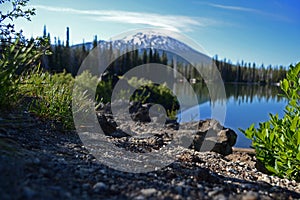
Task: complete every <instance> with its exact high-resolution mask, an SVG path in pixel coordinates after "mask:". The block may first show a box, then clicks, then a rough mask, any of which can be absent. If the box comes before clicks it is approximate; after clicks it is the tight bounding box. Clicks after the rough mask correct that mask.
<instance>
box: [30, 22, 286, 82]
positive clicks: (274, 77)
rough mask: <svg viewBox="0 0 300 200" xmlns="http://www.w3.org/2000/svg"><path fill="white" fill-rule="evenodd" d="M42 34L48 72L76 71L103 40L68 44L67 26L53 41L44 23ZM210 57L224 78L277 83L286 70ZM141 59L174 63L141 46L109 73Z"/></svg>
mask: <svg viewBox="0 0 300 200" xmlns="http://www.w3.org/2000/svg"><path fill="white" fill-rule="evenodd" d="M43 38H44V39H45V41H47V43H48V45H49V46H50V49H51V52H52V53H51V55H47V56H44V57H43V58H42V66H43V67H44V68H45V69H47V70H49V71H51V72H62V71H64V70H65V71H67V72H68V73H71V74H72V75H73V76H75V75H76V73H77V71H78V69H79V67H80V65H81V63H82V61H83V60H84V59H85V58H86V56H87V55H88V53H89V52H90V51H91V50H92V49H93V48H95V47H96V46H97V45H98V44H99V43H100V42H103V41H100V40H98V37H97V36H94V39H93V42H92V43H86V42H85V41H83V43H82V44H78V45H74V46H70V29H69V28H68V27H67V30H66V41H62V40H61V39H60V38H57V37H54V41H51V40H50V38H51V37H50V33H48V32H47V30H46V26H45V27H44V31H43ZM32 41H33V40H32ZM102 48H103V47H102ZM104 48H108V49H109V48H112V46H111V43H109V42H107V45H106V46H105V47H104ZM177 60H178V61H177V63H176V66H177V70H178V71H179V72H181V73H182V74H183V75H184V76H185V77H186V78H187V79H188V80H190V79H196V80H198V81H199V80H201V76H200V75H199V73H198V72H197V70H196V69H195V68H194V67H192V65H191V64H189V63H187V62H182V61H180V59H177ZM212 60H213V61H214V63H215V64H216V66H217V68H218V70H219V71H220V73H221V76H222V78H223V80H224V82H235V83H259V84H274V83H279V81H280V80H282V79H283V78H284V77H285V74H286V67H283V66H272V65H269V66H264V64H261V65H259V64H256V63H251V62H245V61H241V62H237V63H236V64H233V63H232V62H231V61H230V60H227V59H226V58H224V59H223V60H221V59H219V58H218V56H217V55H216V56H214V57H213V59H212ZM145 63H161V64H165V65H169V66H171V67H174V60H172V59H170V56H169V55H168V53H167V52H159V51H157V50H156V49H143V50H134V51H132V52H129V53H127V54H125V55H122V56H120V57H119V58H118V59H117V60H116V61H115V62H114V63H112V65H111V66H110V68H109V70H110V71H111V73H112V74H117V75H122V74H124V73H125V72H126V71H128V70H129V69H131V68H133V67H135V66H138V65H141V64H145Z"/></svg>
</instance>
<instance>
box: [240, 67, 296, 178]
mask: <svg viewBox="0 0 300 200" xmlns="http://www.w3.org/2000/svg"><path fill="white" fill-rule="evenodd" d="M281 89H282V90H283V92H284V96H285V97H286V98H287V99H288V102H289V103H288V105H287V106H286V108H285V115H284V117H283V118H282V119H280V118H279V117H278V115H272V114H270V120H269V121H267V122H264V123H260V124H259V128H257V129H256V128H254V124H253V125H252V126H251V127H249V128H248V129H247V130H241V131H242V132H243V133H244V134H245V135H246V137H248V138H250V139H252V140H253V143H252V145H253V147H254V148H255V150H256V157H257V159H258V160H260V161H261V162H262V163H263V164H264V166H265V167H266V169H267V170H268V171H270V172H271V173H273V174H276V175H278V176H279V177H286V178H289V179H295V180H296V181H300V63H298V64H297V65H296V66H291V67H290V70H289V71H288V73H287V78H286V79H284V80H283V81H281Z"/></svg>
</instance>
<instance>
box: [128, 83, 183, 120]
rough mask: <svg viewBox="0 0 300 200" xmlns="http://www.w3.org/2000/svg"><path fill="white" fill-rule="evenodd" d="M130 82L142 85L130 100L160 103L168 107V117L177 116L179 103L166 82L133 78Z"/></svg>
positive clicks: (134, 84) (135, 85)
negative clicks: (159, 82)
mask: <svg viewBox="0 0 300 200" xmlns="http://www.w3.org/2000/svg"><path fill="white" fill-rule="evenodd" d="M128 83H129V84H130V85H132V86H134V87H137V86H139V85H142V86H140V87H139V88H138V89H137V90H136V91H135V92H134V93H133V95H132V96H131V98H130V101H140V102H142V103H155V104H160V105H162V106H163V107H164V108H165V109H166V112H167V115H168V117H170V118H172V119H175V118H176V115H177V110H178V109H179V103H178V100H177V98H176V97H175V96H174V94H173V92H172V91H171V90H170V89H169V88H168V87H167V86H166V84H155V83H152V82H151V81H147V80H143V79H142V80H138V79H131V80H128Z"/></svg>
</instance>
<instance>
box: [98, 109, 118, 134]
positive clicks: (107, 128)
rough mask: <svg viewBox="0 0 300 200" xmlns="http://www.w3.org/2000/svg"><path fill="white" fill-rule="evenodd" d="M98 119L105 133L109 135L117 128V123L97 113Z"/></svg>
mask: <svg viewBox="0 0 300 200" xmlns="http://www.w3.org/2000/svg"><path fill="white" fill-rule="evenodd" d="M98 121H99V124H100V126H101V128H102V130H103V132H104V134H105V135H111V134H113V133H114V132H115V131H116V130H117V123H116V122H115V121H113V120H112V119H108V118H107V117H106V116H105V115H102V114H99V115H98Z"/></svg>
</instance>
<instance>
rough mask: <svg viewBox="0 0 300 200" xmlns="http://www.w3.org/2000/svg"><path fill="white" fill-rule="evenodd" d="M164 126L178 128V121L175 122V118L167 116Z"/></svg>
mask: <svg viewBox="0 0 300 200" xmlns="http://www.w3.org/2000/svg"><path fill="white" fill-rule="evenodd" d="M165 126H166V128H170V129H174V130H179V123H178V122H177V119H169V118H167V120H166V123H165Z"/></svg>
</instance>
